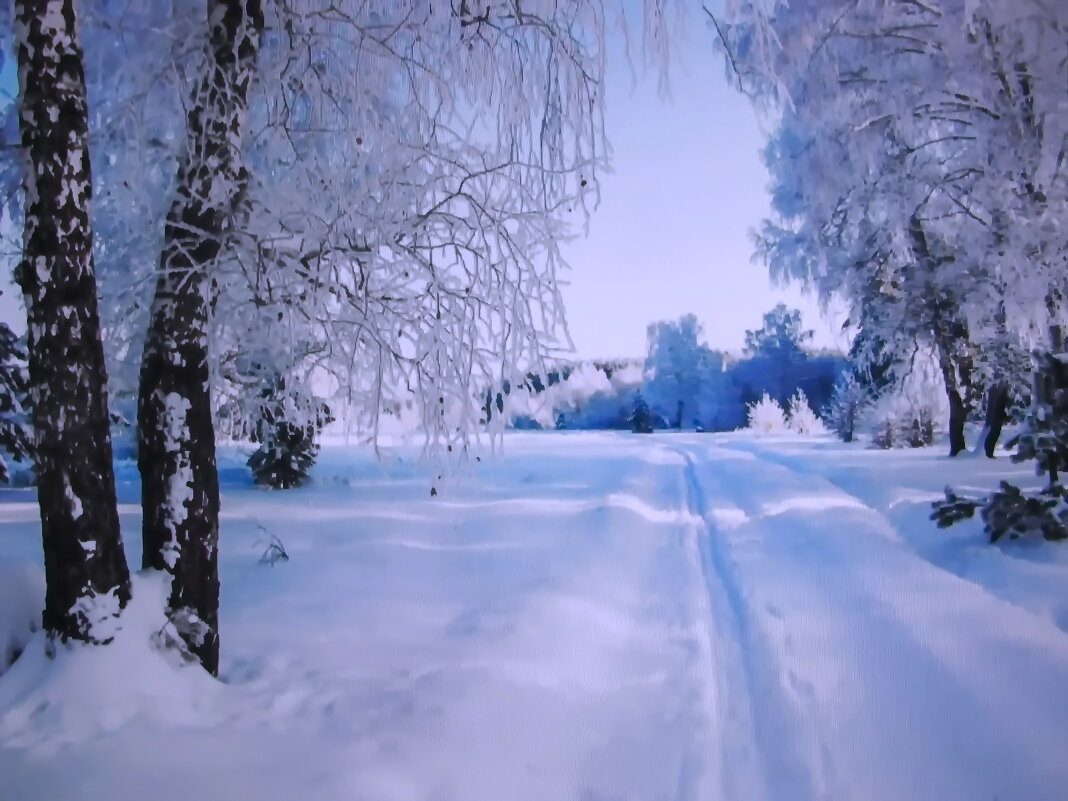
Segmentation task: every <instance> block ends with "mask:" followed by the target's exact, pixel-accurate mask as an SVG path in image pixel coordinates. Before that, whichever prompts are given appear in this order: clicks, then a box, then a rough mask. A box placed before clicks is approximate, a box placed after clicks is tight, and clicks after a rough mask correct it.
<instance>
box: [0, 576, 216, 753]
mask: <svg viewBox="0 0 1068 801" xmlns="http://www.w3.org/2000/svg"><path fill="white" fill-rule="evenodd" d="M168 578H169V577H166V576H165V575H163V574H156V573H148V574H141V575H135V576H134V578H133V598H132V600H131V601H130V603H129V605H128V606H127V608H126V610H125V611H124V613H123V615H122V617H121V629H120V630H119V632H118V634H117V635H116V636H115V640H114V641H113V642H112V643H111V644H110V645H108V646H105V647H92V646H86V645H82V644H74V643H71V644H66V645H63V644H57V645H55V646H53V645H52V644H50V643H48V642H47V640H46V638H45V636H44V634H43V633H42V632H37V633H36V634H34V635H33V637H32V638H31V639H30V641H29V642H28V643H27V645H26V648H25V651H24V652H23V653H22V655H21V656H20V657H19V658H18V659H17V660H16V661H15V663H14V664H13V665H12V666H11V668H10V669H9V670H8V672H7V674H5V675H4V677H3V681H0V710H2V713H3V714H2V717H0V742H2V743H4V744H5V745H6V746H7V747H16V748H27V747H31V746H32V747H34V748H35V749H40V750H44V751H45V752H50V751H51V750H52V749H53V748H55V747H58V746H63V745H69V744H72V743H83V742H86V741H91V740H92V739H94V738H96V737H99V736H101V735H104V734H106V733H108V732H114V731H116V730H119V729H122V728H124V727H127V726H130V725H132V724H134V723H135V721H141V722H144V721H152V722H155V723H159V724H164V725H168V726H188V725H206V724H207V723H209V722H211V721H212V720H213V718H212V716H211V715H210V714H209V711H210V710H211V709H212V707H213V706H214V705H215V701H216V699H217V696H218V689H219V685H218V684H217V683H216V682H214V681H213V680H212V679H211V678H210V677H209V676H208V675H207V674H206V673H204V671H203V670H201V669H200V668H199V667H198V666H192V665H189V664H188V663H185V662H182V661H181V660H180V659H179V658H178V656H177V654H176V653H174V652H164V651H160V650H158V649H157V648H156V647H155V646H154V645H153V639H154V635H155V634H156V633H157V632H158V631H160V629H162V628H163V625H164V623H165V618H164V615H163V609H164V606H165V603H166V599H167V594H168V592H169V580H168Z"/></svg>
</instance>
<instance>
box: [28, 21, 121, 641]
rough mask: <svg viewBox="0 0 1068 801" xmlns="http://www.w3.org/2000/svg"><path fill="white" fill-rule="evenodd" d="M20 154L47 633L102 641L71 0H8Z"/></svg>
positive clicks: (103, 510) (100, 453)
mask: <svg viewBox="0 0 1068 801" xmlns="http://www.w3.org/2000/svg"><path fill="white" fill-rule="evenodd" d="M15 23H16V24H15V31H16V46H17V49H18V64H19V126H20V131H21V136H22V145H23V148H24V150H25V152H26V155H27V157H28V158H27V167H26V170H25V172H24V178H23V181H24V186H25V196H26V211H25V226H24V239H23V259H22V261H21V263H20V264H19V266H18V280H19V283H20V285H21V287H22V291H23V292H24V293H25V302H26V312H27V321H28V343H29V347H28V351H29V372H30V398H31V403H32V407H33V424H34V435H35V445H36V460H37V476H38V489H37V494H38V503H39V505H40V508H41V534H42V538H43V540H44V558H45V580H46V593H45V608H44V614H43V624H44V627H45V629H46V630H47V631H48V632H49V634H50V635H51V636H52V637H56V638H59V639H60V640H67V639H74V640H83V641H86V642H90V643H105V642H108V641H109V640H110V639H111V638H112V637H113V635H114V631H115V627H116V619H117V618H118V616H119V613H120V612H121V610H122V608H123V607H124V606H125V605H126V602H127V601H128V600H129V598H130V574H129V569H128V568H127V565H126V556H125V554H124V552H123V547H122V539H121V536H120V533H119V517H118V509H117V506H116V499H115V478H114V473H113V468H112V461H111V438H110V433H109V429H108V410H107V388H106V382H107V375H106V370H105V366H104V352H103V347H102V345H101V340H100V324H99V319H98V316H97V299H96V277H95V273H94V270H93V231H92V227H91V225H90V220H89V201H90V197H91V195H92V183H91V176H90V168H89V142H88V124H87V114H86V99H85V78H84V72H83V67H82V53H81V48H80V47H79V44H78V32H77V28H76V23H75V13H74V0H16V2H15Z"/></svg>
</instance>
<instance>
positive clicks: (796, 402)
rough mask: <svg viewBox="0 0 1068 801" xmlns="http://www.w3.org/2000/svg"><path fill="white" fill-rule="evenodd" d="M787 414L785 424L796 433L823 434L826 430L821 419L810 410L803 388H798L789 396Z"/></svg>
mask: <svg viewBox="0 0 1068 801" xmlns="http://www.w3.org/2000/svg"><path fill="white" fill-rule="evenodd" d="M787 415H788V420H787V425H788V426H789V427H790V430H791V431H793V432H794V433H796V434H823V433H825V432H826V431H827V427H826V426H824V425H823V421H822V420H820V419H819V417H817V416H816V413H815V412H814V411H812V407H811V406H810V405H809V403H808V396H806V395H805V391H804V390H803V389H798V390H797V392H796V393H794V395H793V397H792V398H790V406H789V409H788V411H787Z"/></svg>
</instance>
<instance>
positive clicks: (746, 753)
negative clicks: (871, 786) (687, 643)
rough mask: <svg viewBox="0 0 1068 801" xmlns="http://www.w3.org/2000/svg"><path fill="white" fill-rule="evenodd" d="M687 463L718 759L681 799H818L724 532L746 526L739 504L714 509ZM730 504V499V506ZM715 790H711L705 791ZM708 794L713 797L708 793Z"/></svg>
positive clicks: (706, 691) (708, 704) (706, 684)
mask: <svg viewBox="0 0 1068 801" xmlns="http://www.w3.org/2000/svg"><path fill="white" fill-rule="evenodd" d="M677 452H678V453H679V455H680V456H682V458H683V459H684V460H685V465H684V467H683V478H684V482H685V491H686V503H687V507H688V509H689V512H690V515H691V516H692V517H693V518H694V519H695V520H697V521H699V522H697V523H696V524H695V525H693V526H692V536H691V537H690V540H689V543H688V544H689V550H690V558H691V559H692V561H693V562H694V563H695V568H696V571H697V573H698V575H699V576H700V579H701V583H702V586H701V588H700V589H699V594H700V597H699V598H697V599H695V604H696V605H697V606H698V608H699V609H701V610H703V612H704V617H705V620H706V627H705V631H704V632H703V636H701V637H700V639H699V649H700V656H701V660H700V661H701V663H703V664H701V665H699V667H698V669H699V670H702V669H703V670H704V671H706V673H705V676H704V681H703V693H702V694H703V696H704V697H703V698H702V701H703V703H704V705H705V708H706V709H707V710H708V715H709V724H710V727H711V730H712V731H711V735H712V737H711V741H712V744H713V748H714V749H715V751H716V753H715V755H709V756H711V760H712V765H713V766H714V768H712V767H710V766H707V765H706V767H705V771H706V773H707V772H708V771H709V770H714V772H715V776H705V777H704V781H703V782H701V783H698V780H697V779H696V778H695V776H694V775H693V774H700V772H701V766H700V765H699V764H696V765H695V764H693V762H694V759H696V761H698V762H700V761H703V760H701V758H700V757H696V758H691V760H688V761H687V767H688V769H689V771H688V772H689V773H690V774H691V775H689V776H684V777H683V778H684V781H683V782H682V783H681V785H680V792H679V794H678V798H679V799H680V801H681V799H707V798H711V797H714V798H720V799H724V801H734V799H746V801H760V800H761V799H763V800H764V801H777V799H786V798H789V799H791V801H803V800H804V799H808V798H814V797H816V796H815V794H814V792H813V777H812V775H811V772H810V766H809V764H808V762H807V761H806V760H805V759H803V758H800V757H801V755H799V754H798V753H796V751H795V750H793V749H792V748H791V747H790V744H791V742H796V741H797V738H796V737H793V736H792V734H793V732H792V731H791V729H794V728H796V727H795V726H794V725H793V723H792V721H793V720H794V718H795V717H796V716H797V714H798V712H797V710H796V709H794V708H793V705H792V703H791V701H790V700H788V698H787V697H786V695H785V694H784V692H783V687H782V685H781V682H780V681H779V678H778V677H779V674H780V673H781V670H780V669H779V668H778V665H777V661H778V660H777V659H776V657H775V656H774V654H773V652H772V649H771V648H770V644H769V643H768V642H767V641H766V640H764V639H763V638H762V637H761V636H760V633H759V631H758V629H757V627H755V626H753V625H752V611H751V610H750V608H749V605H748V603H747V601H746V597H745V594H744V593H743V591H742V589H741V586H740V584H739V582H738V577H737V575H736V572H735V569H734V567H733V565H732V564H731V560H730V557H729V555H728V554H727V552H726V550H725V548H724V546H723V542H722V535H721V532H720V531H719V530H718V525H719V523H720V521H721V520H729V521H733V522H735V523H738V522H744V521H745V520H747V519H748V516H747V515H746V513H745V511H744V510H742V509H739V508H738V507H737V506H735V505H734V504H733V503H730V504H729V506H727V507H726V508H717V509H716V510H714V511H712V510H710V507H709V503H708V498H707V497H706V494H705V490H704V488H703V486H702V484H701V481H700V479H699V477H698V474H697V465H696V462H695V460H694V458H693V455H692V454H691V453H690V452H688V451H686V450H682V449H679V450H677ZM728 503H729V500H728ZM710 783H711V784H712V787H713V788H715V789H714V790H712V788H709V787H706V786H705V785H708V784H710ZM710 790H712V791H711V792H710Z"/></svg>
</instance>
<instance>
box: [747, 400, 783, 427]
mask: <svg viewBox="0 0 1068 801" xmlns="http://www.w3.org/2000/svg"><path fill="white" fill-rule="evenodd" d="M748 416H749V426H748V427H749V430H750V431H757V432H759V433H761V434H782V433H786V432H788V431H789V430H790V427H789V426H788V425H787V423H786V414H785V413H784V412H783V410H782V407H781V406H780V405H779V403H778V401H776V400H774V399H773V398H772V397H771V396H770V395H768V393H766V392H765V393H764V396H763V397H762V398H761V399H760V400H758V401H757V402H756V403H751V404H749V407H748Z"/></svg>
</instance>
